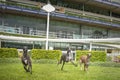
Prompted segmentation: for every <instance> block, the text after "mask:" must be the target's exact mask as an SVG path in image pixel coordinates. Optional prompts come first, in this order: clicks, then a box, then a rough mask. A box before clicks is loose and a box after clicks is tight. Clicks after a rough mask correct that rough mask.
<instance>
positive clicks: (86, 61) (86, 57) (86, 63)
mask: <svg viewBox="0 0 120 80" xmlns="http://www.w3.org/2000/svg"><path fill="white" fill-rule="evenodd" d="M90 57H91V53H89V54H87V55H82V56H81V57H80V60H79V62H80V66H81V70H82V63H83V64H84V71H87V70H88V66H89V62H90Z"/></svg>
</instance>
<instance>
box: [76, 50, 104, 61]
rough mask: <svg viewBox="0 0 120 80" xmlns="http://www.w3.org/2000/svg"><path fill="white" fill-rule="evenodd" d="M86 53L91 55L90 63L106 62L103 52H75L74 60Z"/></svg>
mask: <svg viewBox="0 0 120 80" xmlns="http://www.w3.org/2000/svg"><path fill="white" fill-rule="evenodd" d="M88 53H91V54H92V56H91V59H90V60H91V61H92V62H94V61H103V62H104V61H106V53H105V51H91V52H90V51H80V50H77V51H76V58H77V60H78V59H79V58H80V56H81V55H86V54H88Z"/></svg>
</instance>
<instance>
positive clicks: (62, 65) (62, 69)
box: [61, 61, 65, 70]
mask: <svg viewBox="0 0 120 80" xmlns="http://www.w3.org/2000/svg"><path fill="white" fill-rule="evenodd" d="M64 64H65V61H63V65H62V67H61V70H63V67H64Z"/></svg>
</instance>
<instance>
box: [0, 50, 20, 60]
mask: <svg viewBox="0 0 120 80" xmlns="http://www.w3.org/2000/svg"><path fill="white" fill-rule="evenodd" d="M17 56H18V51H17V49H15V48H0V58H15V57H17Z"/></svg>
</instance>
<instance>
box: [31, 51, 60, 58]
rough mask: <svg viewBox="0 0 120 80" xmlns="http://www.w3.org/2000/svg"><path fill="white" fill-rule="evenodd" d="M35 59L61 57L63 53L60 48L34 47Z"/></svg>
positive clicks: (33, 55) (33, 54) (33, 56)
mask: <svg viewBox="0 0 120 80" xmlns="http://www.w3.org/2000/svg"><path fill="white" fill-rule="evenodd" d="M31 53H32V58H33V59H57V60H58V59H59V58H60V55H61V54H62V52H61V51H59V50H43V49H32V51H31Z"/></svg>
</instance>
